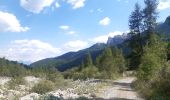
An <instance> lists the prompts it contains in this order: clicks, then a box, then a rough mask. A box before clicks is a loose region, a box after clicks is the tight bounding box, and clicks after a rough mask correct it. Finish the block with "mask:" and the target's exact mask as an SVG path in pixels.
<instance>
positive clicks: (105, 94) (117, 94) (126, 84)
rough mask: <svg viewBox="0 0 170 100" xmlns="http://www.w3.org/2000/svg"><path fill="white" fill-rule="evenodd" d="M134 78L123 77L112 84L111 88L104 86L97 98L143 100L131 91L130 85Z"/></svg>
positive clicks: (105, 99)
mask: <svg viewBox="0 0 170 100" xmlns="http://www.w3.org/2000/svg"><path fill="white" fill-rule="evenodd" d="M134 80H135V78H134V77H125V78H123V79H118V80H116V81H114V82H113V84H112V85H111V86H105V87H104V88H102V89H101V90H100V93H99V94H98V97H99V98H101V100H102V99H104V100H143V99H141V98H139V97H138V94H137V92H136V91H134V89H132V87H131V84H132V82H133V81H134Z"/></svg>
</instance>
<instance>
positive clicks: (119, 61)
mask: <svg viewBox="0 0 170 100" xmlns="http://www.w3.org/2000/svg"><path fill="white" fill-rule="evenodd" d="M112 54H113V60H114V63H115V66H116V67H117V68H118V69H119V73H123V72H124V71H125V70H126V69H127V68H126V65H125V58H124V56H123V53H122V51H121V50H120V49H118V48H117V47H112Z"/></svg>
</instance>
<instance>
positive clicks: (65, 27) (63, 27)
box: [60, 25, 70, 30]
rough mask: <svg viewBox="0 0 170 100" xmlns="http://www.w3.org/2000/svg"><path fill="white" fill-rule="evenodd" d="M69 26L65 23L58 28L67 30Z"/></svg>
mask: <svg viewBox="0 0 170 100" xmlns="http://www.w3.org/2000/svg"><path fill="white" fill-rule="evenodd" d="M69 28H70V27H69V26H67V25H63V26H60V29H62V30H68V29H69Z"/></svg>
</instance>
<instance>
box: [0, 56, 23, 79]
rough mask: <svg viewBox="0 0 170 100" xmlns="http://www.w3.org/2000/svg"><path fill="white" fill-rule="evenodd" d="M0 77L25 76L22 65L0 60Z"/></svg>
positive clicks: (3, 59)
mask: <svg viewBox="0 0 170 100" xmlns="http://www.w3.org/2000/svg"><path fill="white" fill-rule="evenodd" d="M0 69H1V70H0V76H8V77H18V76H23V75H25V74H26V69H25V68H24V65H22V64H19V63H17V62H14V61H9V60H6V59H5V58H0Z"/></svg>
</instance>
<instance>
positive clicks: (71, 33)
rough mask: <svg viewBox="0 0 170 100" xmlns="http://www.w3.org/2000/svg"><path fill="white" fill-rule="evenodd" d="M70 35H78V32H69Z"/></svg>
mask: <svg viewBox="0 0 170 100" xmlns="http://www.w3.org/2000/svg"><path fill="white" fill-rule="evenodd" d="M68 34H70V35H74V34H76V32H75V31H70V32H68Z"/></svg>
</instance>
